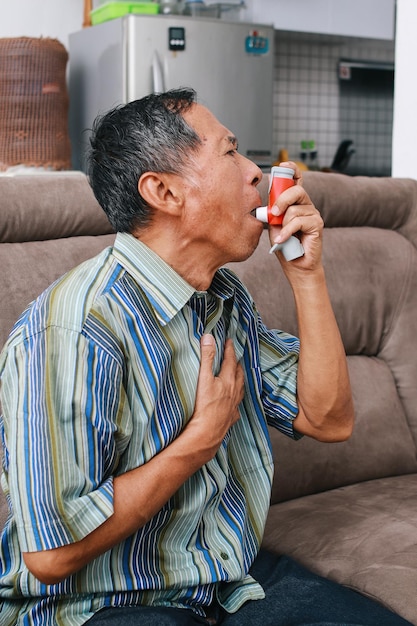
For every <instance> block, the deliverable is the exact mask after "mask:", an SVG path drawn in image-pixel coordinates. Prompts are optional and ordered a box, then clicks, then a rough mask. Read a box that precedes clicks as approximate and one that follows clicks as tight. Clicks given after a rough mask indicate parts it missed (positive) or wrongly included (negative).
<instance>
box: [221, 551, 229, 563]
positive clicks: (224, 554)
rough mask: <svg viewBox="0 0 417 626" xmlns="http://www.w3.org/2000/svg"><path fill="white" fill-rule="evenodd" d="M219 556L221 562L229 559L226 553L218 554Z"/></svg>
mask: <svg viewBox="0 0 417 626" xmlns="http://www.w3.org/2000/svg"><path fill="white" fill-rule="evenodd" d="M220 556H221V557H222V559H223V561H227V560H228V559H229V555H228V554H227V552H220Z"/></svg>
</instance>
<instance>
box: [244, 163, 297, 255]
mask: <svg viewBox="0 0 417 626" xmlns="http://www.w3.org/2000/svg"><path fill="white" fill-rule="evenodd" d="M294 174H295V172H294V170H293V169H292V168H291V167H282V166H275V167H273V168H272V169H271V176H270V179H269V190H268V206H260V207H258V208H257V209H256V212H255V217H256V218H257V219H258V220H260V221H261V222H265V223H268V224H271V225H272V226H279V225H280V224H282V220H283V218H284V216H283V215H273V214H272V212H271V209H272V207H273V206H274V204H275V202H276V200H277V199H278V197H279V196H280V194H281V193H282V192H283V191H285V190H286V189H288V188H289V187H292V186H293V185H294V184H295V182H294ZM276 250H281V251H282V254H283V255H284V258H285V260H286V261H292V260H293V259H298V258H299V257H300V256H303V254H304V248H303V246H302V245H301V242H300V240H299V239H297V237H294V236H293V235H291V237H289V239H287V241H284V243H276V244H275V245H273V246H272V248H271V249H270V251H269V253H270V254H272V253H273V252H275V251H276Z"/></svg>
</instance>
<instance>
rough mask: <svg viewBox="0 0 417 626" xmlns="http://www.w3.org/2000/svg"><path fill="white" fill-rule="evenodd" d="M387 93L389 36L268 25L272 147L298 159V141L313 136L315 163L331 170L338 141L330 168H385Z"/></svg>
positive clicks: (382, 171) (390, 91)
mask: <svg viewBox="0 0 417 626" xmlns="http://www.w3.org/2000/svg"><path fill="white" fill-rule="evenodd" d="M393 97H394V42H393V41H390V40H380V39H362V38H356V37H340V36H335V35H319V34H310V33H301V32H300V33H299V32H287V31H279V30H278V31H276V32H275V76H274V150H275V153H276V154H277V155H278V154H279V152H280V150H282V149H285V150H286V151H287V152H288V155H289V157H290V158H291V159H293V160H295V161H299V160H301V156H302V149H301V142H306V141H307V142H308V141H314V144H315V149H316V151H317V158H316V167H318V168H319V169H325V170H331V169H332V165H333V164H334V162H335V161H336V156H337V153H338V150H340V149H341V147H343V144H345V147H346V151H347V156H348V158H344V159H343V158H341V159H339V166H340V161H341V162H342V167H339V166H338V167H336V168H335V169H337V171H342V172H344V173H346V174H350V175H353V176H356V175H365V176H390V175H391V156H392V155H391V153H392V123H393ZM344 156H345V157H346V155H344ZM341 157H343V154H342V155H341ZM306 163H307V165H308V157H307V159H306Z"/></svg>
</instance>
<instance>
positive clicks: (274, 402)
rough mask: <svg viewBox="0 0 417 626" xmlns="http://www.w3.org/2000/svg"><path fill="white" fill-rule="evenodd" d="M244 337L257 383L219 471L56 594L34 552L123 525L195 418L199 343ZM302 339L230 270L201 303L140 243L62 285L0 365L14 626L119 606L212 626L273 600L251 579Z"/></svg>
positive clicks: (205, 471) (4, 567)
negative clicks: (139, 473)
mask: <svg viewBox="0 0 417 626" xmlns="http://www.w3.org/2000/svg"><path fill="white" fill-rule="evenodd" d="M203 332H206V333H207V332H208V333H211V334H212V335H213V336H214V338H215V342H216V346H217V356H216V359H215V365H214V371H215V373H218V371H219V369H220V367H221V362H222V356H223V348H224V344H225V340H226V338H227V337H231V338H232V339H233V342H234V348H235V352H236V355H237V358H238V360H239V361H240V362H241V363H242V365H243V368H244V374H245V396H244V399H243V401H242V402H241V404H240V407H239V411H240V420H239V421H238V422H237V423H236V424H235V425H234V426H233V427H232V428H231V429H230V430H229V432H228V433H227V435H226V437H225V438H224V440H223V442H222V444H221V446H220V448H219V450H218V452H217V454H216V456H215V457H214V458H213V459H212V460H211V461H209V462H208V463H207V464H206V465H204V466H203V467H202V468H201V469H200V470H199V471H197V472H196V473H195V474H193V475H192V476H191V477H190V478H189V479H188V480H187V481H186V482H185V483H184V485H183V486H182V487H181V488H180V489H179V491H178V492H177V493H176V494H175V496H174V497H172V498H171V499H170V500H169V501H168V502H167V503H166V504H165V505H164V506H163V508H162V509H161V510H160V511H159V512H158V513H157V514H156V515H155V516H154V517H153V518H152V519H151V520H150V521H149V522H148V523H146V524H145V526H143V527H142V528H140V529H139V530H138V531H137V532H136V533H135V534H134V535H132V536H131V537H129V538H128V539H126V540H125V541H123V542H121V543H120V544H118V545H116V546H115V547H114V548H113V549H111V550H109V551H108V552H106V553H105V554H103V555H101V556H100V557H98V558H96V559H95V560H94V561H92V562H91V563H90V564H88V565H87V566H86V567H84V568H83V569H82V570H81V571H80V572H78V573H77V574H75V575H73V576H70V577H69V578H67V579H66V580H64V581H63V582H61V583H59V584H56V585H45V584H42V583H40V582H39V581H38V580H37V579H36V578H35V577H34V576H33V575H32V574H31V573H30V572H29V571H28V570H27V568H26V567H25V564H24V562H23V560H22V556H21V553H22V552H25V551H37V550H45V549H50V548H56V547H59V546H62V545H65V544H68V543H71V542H74V541H78V540H81V539H82V538H83V537H85V536H86V535H87V534H89V533H90V532H92V531H93V530H94V529H95V528H97V527H98V526H99V525H101V524H102V523H103V522H104V521H105V520H106V519H108V518H109V517H110V516H111V515H112V512H113V477H114V476H117V475H120V474H123V473H124V472H127V471H129V470H130V469H132V468H135V467H138V466H140V465H141V464H144V463H146V462H147V461H148V460H149V459H151V458H152V457H153V456H154V455H156V454H157V453H158V452H159V451H160V450H162V449H163V448H164V447H166V446H167V445H169V444H170V442H172V441H173V440H174V439H175V438H176V437H177V436H178V434H179V433H180V432H181V430H182V429H183V428H184V425H185V424H186V423H187V421H188V420H189V419H190V418H191V416H192V414H193V410H194V402H195V393H196V385H197V378H198V374H199V366H200V338H201V335H202V333H203ZM298 353H299V343H298V340H297V339H296V338H295V337H293V336H291V335H288V334H286V333H283V332H281V331H270V330H268V329H266V327H265V326H264V325H263V323H262V320H261V318H260V316H259V313H258V312H257V310H256V307H255V305H254V302H253V300H252V298H251V297H250V295H249V294H248V292H247V291H246V289H245V288H244V286H243V285H242V283H241V282H240V281H239V279H238V278H237V277H236V276H235V275H234V274H233V273H232V272H231V271H230V270H228V269H225V268H223V269H220V270H219V271H218V272H217V273H216V275H215V277H214V279H213V282H212V285H211V287H210V289H209V290H208V291H207V292H196V291H195V289H194V288H193V287H191V286H190V285H189V284H188V283H187V282H186V281H184V280H183V279H182V278H181V277H180V276H179V275H178V274H177V273H176V272H175V271H174V270H173V269H172V268H171V267H169V266H168V265H167V264H166V263H165V262H164V261H163V260H162V259H161V258H159V257H158V256H157V255H156V254H154V253H153V252H152V251H151V250H150V249H149V248H147V247H146V246H145V245H144V244H142V243H141V242H140V241H138V240H136V239H135V238H134V237H132V236H131V235H127V234H118V235H117V237H116V240H115V244H114V246H113V247H112V248H108V249H106V250H104V251H103V252H102V253H101V254H99V255H98V256H97V257H95V258H93V259H91V260H89V261H87V262H85V263H83V264H81V265H80V266H78V267H77V268H75V269H74V270H72V271H70V272H69V273H68V274H66V275H65V276H64V277H62V278H61V279H59V280H58V281H57V282H56V283H54V284H53V285H51V287H49V288H48V289H47V290H46V291H45V292H44V293H43V294H42V295H41V296H39V298H38V299H37V300H36V301H35V302H34V303H32V304H31V305H30V306H29V307H28V309H27V310H26V311H25V312H24V313H23V314H22V315H21V317H20V319H19V320H18V321H17V323H16V325H15V327H14V329H13V330H12V333H11V335H10V337H9V340H8V342H7V344H6V347H5V349H4V350H3V352H2V355H1V359H0V372H1V385H2V387H1V393H2V407H3V417H2V438H3V449H4V472H3V475H2V487H3V489H4V491H5V493H6V496H7V498H8V500H9V505H10V511H11V513H10V516H9V519H8V521H7V523H6V526H5V529H4V531H3V535H2V540H1V548H0V549H1V552H0V623H1V624H2V626H9V625H10V626H11V625H12V624H13V625H15V624H25V625H41V624H42V626H46V625H51V626H52V625H53V624H54V625H56V624H71V626H75V625H78V624H83V623H85V622H86V621H87V620H88V619H89V618H90V617H91V616H92V615H93V614H94V613H95V612H96V611H98V610H99V609H100V608H102V607H105V606H126V605H132V604H133V605H135V604H154V605H163V606H175V607H186V608H190V609H193V610H194V611H196V612H197V613H199V614H202V615H204V606H207V605H209V604H210V603H211V602H212V601H213V600H214V599H216V600H217V601H218V602H219V603H220V604H221V605H222V606H223V607H224V608H225V609H226V610H227V611H230V612H234V611H236V610H237V609H238V608H239V607H240V606H241V605H242V604H243V603H244V602H245V601H247V600H248V599H258V598H262V597H263V595H264V594H263V590H262V588H261V587H260V585H259V584H258V583H257V582H256V581H255V580H253V579H252V578H251V577H250V576H249V575H248V570H249V567H250V565H251V564H252V562H253V560H254V558H255V556H256V554H257V552H258V549H259V546H260V542H261V539H262V534H263V530H264V524H265V518H266V515H267V512H268V507H269V498H270V492H271V482H272V472H273V466H272V454H271V445H270V440H269V436H268V429H267V424H270V425H272V426H275V427H277V428H279V429H280V430H282V431H283V432H284V433H286V434H288V435H290V436H295V434H294V432H293V428H292V423H293V419H294V417H295V416H296V414H297V410H298V409H297V402H296V377H297V362H298Z"/></svg>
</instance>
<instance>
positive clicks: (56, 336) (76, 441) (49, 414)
mask: <svg viewBox="0 0 417 626" xmlns="http://www.w3.org/2000/svg"><path fill="white" fill-rule="evenodd" d="M123 393H124V392H123V386H122V373H121V367H120V362H118V361H117V360H116V359H115V358H112V356H111V355H110V354H108V353H107V352H106V351H105V350H103V349H102V348H100V347H99V346H97V345H96V344H94V343H93V342H91V341H88V340H87V339H86V338H85V337H84V336H83V335H82V334H79V333H76V332H74V331H71V330H67V329H62V328H57V327H49V328H47V329H46V330H44V331H43V332H40V333H37V334H36V335H34V336H30V337H27V338H26V339H25V340H24V341H21V342H19V343H18V344H17V345H15V346H13V347H11V348H9V352H8V355H7V359H6V362H5V365H4V370H3V376H2V404H3V420H4V428H5V441H6V455H5V459H6V466H5V470H6V471H5V476H6V479H7V482H8V488H9V494H10V499H11V503H12V507H13V515H14V520H15V523H16V526H17V530H18V534H19V541H20V544H21V549H22V550H23V551H37V550H44V549H50V548H56V547H60V546H62V545H65V544H67V543H71V542H74V541H78V540H80V539H82V538H83V537H85V536H86V535H88V534H89V533H90V532H92V531H93V530H94V529H95V528H97V527H98V526H100V525H101V524H102V523H103V522H104V521H105V520H106V519H108V518H109V517H110V516H111V515H112V513H113V478H112V477H113V474H114V471H115V468H116V467H117V460H118V458H119V451H118V449H117V445H116V438H115V433H116V432H117V429H118V428H117V425H118V423H119V422H120V421H121V420H122V413H123V408H122V407H123V405H124V402H123V399H124V398H123Z"/></svg>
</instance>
